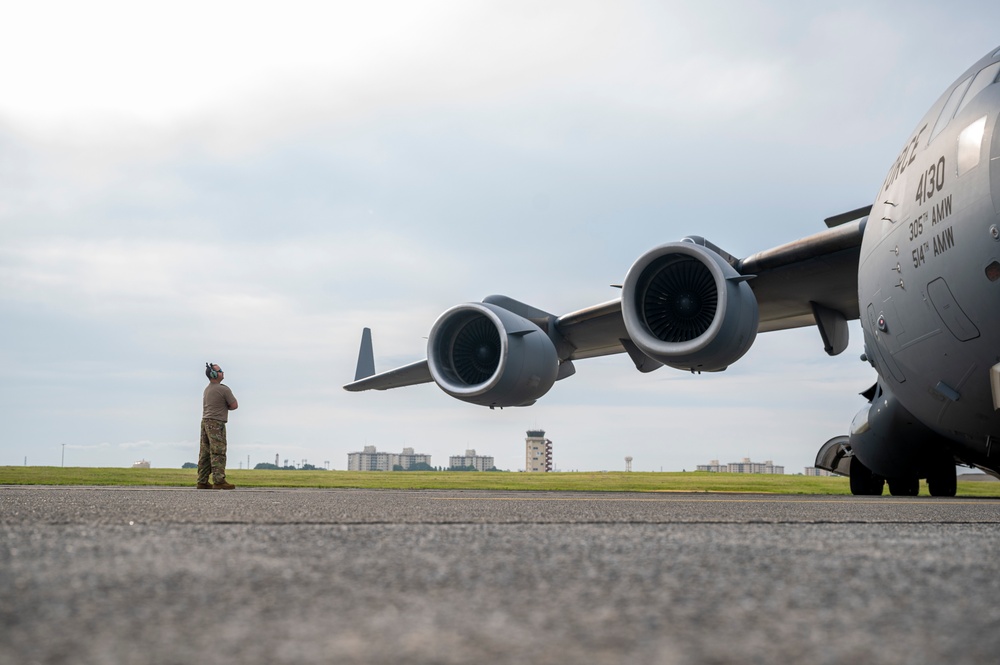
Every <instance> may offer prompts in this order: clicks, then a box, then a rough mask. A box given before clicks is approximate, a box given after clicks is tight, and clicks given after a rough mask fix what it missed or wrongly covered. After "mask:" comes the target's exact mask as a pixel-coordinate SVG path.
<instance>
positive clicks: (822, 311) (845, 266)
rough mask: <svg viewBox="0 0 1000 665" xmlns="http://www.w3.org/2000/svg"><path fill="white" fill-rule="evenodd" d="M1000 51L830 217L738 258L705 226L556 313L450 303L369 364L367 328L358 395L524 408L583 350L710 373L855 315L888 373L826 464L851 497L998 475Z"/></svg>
mask: <svg viewBox="0 0 1000 665" xmlns="http://www.w3.org/2000/svg"><path fill="white" fill-rule="evenodd" d="M998 79H1000V49H997V50H995V51H993V52H991V53H990V55H988V56H986V57H984V58H983V59H981V60H980V61H979V62H977V63H976V64H975V65H973V66H972V67H971V68H970V69H969V70H968V71H966V72H965V73H964V74H962V76H961V77H959V78H958V80H957V81H955V83H953V84H952V85H951V86H950V87H949V88H948V89H947V90H946V91H945V92H944V94H943V95H942V96H941V98H940V99H939V100H938V101H937V103H935V104H934V105H933V106H932V107H931V109H930V110H929V111H928V112H927V114H926V115H925V116H924V118H923V119H922V120H921V121H920V122H919V123H918V124H917V127H916V129H915V130H914V131H913V132H912V134H911V135H910V136H909V138H907V140H906V142H905V143H904V144H903V146H902V149H901V150H900V152H899V154H898V155H897V156H896V158H895V160H894V161H893V163H892V166H891V167H890V168H889V173H888V175H887V176H886V178H885V181H884V182H883V183H882V184H881V186H880V188H879V191H878V195H877V196H876V199H875V202H874V203H873V204H872V205H871V206H866V207H864V208H859V209H858V210H854V211H851V212H848V213H844V214H841V215H837V216H835V217H831V218H829V219H827V220H826V223H827V226H828V227H829V228H828V229H827V230H825V231H822V232H820V233H817V234H815V235H811V236H809V237H806V238H802V239H800V240H796V241H794V242H790V243H788V244H786V245H781V246H779V247H775V248H773V249H768V250H765V251H762V252H759V253H757V254H753V255H752V256H748V257H746V258H743V259H739V258H736V257H734V256H732V255H730V254H728V253H727V252H725V251H723V250H721V249H720V248H719V247H717V246H715V245H713V244H712V243H710V242H708V241H707V240H705V239H704V238H701V237H699V236H689V237H687V238H683V239H682V240H680V241H679V242H674V243H668V244H665V245H660V246H659V247H655V248H653V249H651V250H649V251H648V252H646V253H645V254H643V255H642V256H640V257H639V259H638V260H637V261H636V262H635V263H634V264H633V265H632V267H631V268H630V269H629V271H628V273H627V274H626V276H625V281H624V282H623V284H622V285H621V288H622V294H621V298H620V299H617V300H613V301H610V302H605V303H602V304H598V305H594V306H592V307H588V308H586V309H582V310H579V311H576V312H570V313H569V314H564V315H562V316H555V315H553V314H549V313H547V312H544V311H541V310H539V309H536V308H534V307H531V306H529V305H525V304H523V303H520V302H517V301H516V300H513V299H511V298H507V297H505V296H490V297H488V298H486V299H485V300H484V301H483V302H481V303H465V304H460V305H456V306H455V307H452V308H451V309H449V310H447V311H446V312H444V313H443V314H442V315H441V316H440V317H439V318H438V320H437V321H436V322H435V323H434V325H433V327H432V328H431V331H430V335H429V337H428V341H427V358H426V359H425V360H421V361H419V362H416V363H413V364H410V365H406V366H404V367H400V368H397V369H393V370H390V371H387V372H384V373H381V374H377V373H375V364H374V355H373V352H372V344H371V333H370V331H369V330H368V329H365V331H364V333H363V335H362V344H361V352H360V355H359V358H358V370H357V374H356V376H355V380H354V381H353V382H352V383H349V384H347V385H346V386H344V388H345V389H346V390H349V391H361V390H369V389H376V390H386V389H389V388H398V387H401V386H408V385H413V384H418V383H427V382H430V381H434V382H435V383H437V385H438V386H440V388H441V389H442V390H444V392H446V393H448V394H449V395H451V396H452V397H455V398H457V399H460V400H463V401H465V402H471V403H473V404H480V405H483V406H488V407H490V408H494V407H505V406H527V405H530V404H532V403H534V402H535V400H537V399H538V398H539V397H541V396H542V395H544V394H545V393H546V392H548V390H549V389H550V388H551V387H552V385H553V384H554V382H556V381H558V380H560V379H564V378H566V377H568V376H570V375H572V374H573V373H574V372H575V369H574V366H573V362H574V361H576V360H580V359H583V358H591V357H595V356H601V355H607V354H612V353H621V352H625V353H627V354H628V355H629V357H630V358H631V359H632V362H633V363H635V367H636V369H638V370H639V371H640V372H650V371H653V370H655V369H658V368H660V367H662V366H663V365H668V366H670V367H673V368H676V369H682V370H689V371H691V372H716V371H720V370H724V369H726V367H727V366H729V365H730V364H732V363H734V362H736V361H737V360H739V359H740V357H742V356H743V355H744V354H745V353H746V352H747V350H748V349H749V348H750V345H751V344H753V341H754V339H755V337H756V335H757V333H758V332H766V331H772V330H782V329H787V328H795V327H800V326H812V325H815V326H816V327H817V329H818V330H819V333H820V336H821V338H822V341H823V345H824V347H825V350H826V352H827V353H828V354H830V355H836V354H839V353H841V352H842V351H843V350H844V349H845V348H846V347H847V341H848V329H847V321H848V320H851V319H857V318H860V320H861V327H862V330H863V332H864V342H865V353H864V356H862V358H863V359H865V360H867V361H868V362H870V363H871V365H872V366H873V367H874V368H875V370H876V372H877V373H878V380H877V382H876V384H875V385H874V386H872V387H871V388H870V389H869V390H867V391H866V392H865V393H863V394H864V396H865V397H866V398H867V399H868V401H869V405H868V406H866V407H865V408H863V409H862V410H861V411H860V412H859V413H858V414H857V416H855V418H854V421H853V423H852V424H851V428H850V435H849V436H841V437H836V438H834V439H831V440H830V441H827V442H826V443H825V444H824V445H823V446H822V447H821V449H820V451H819V453H818V455H817V459H816V466H818V467H820V468H825V469H828V470H831V471H835V472H837V473H840V474H842V475H847V476H849V477H850V481H851V491H852V492H853V493H854V494H875V495H877V494H882V492H883V489H884V486H885V484H886V483H888V485H889V491H890V492H891V493H892V494H894V495H913V494H916V493H917V490H918V488H919V481H920V479H921V478H926V479H927V482H928V487H929V490H930V493H931V494H933V495H937V496H952V495H954V494H955V485H956V477H955V464H956V463H962V464H967V465H971V466H977V467H979V468H981V469H983V470H985V471H987V472H989V473H992V474H993V475H997V476H998V477H1000V412H998V409H1000V84H998V83H997V81H998Z"/></svg>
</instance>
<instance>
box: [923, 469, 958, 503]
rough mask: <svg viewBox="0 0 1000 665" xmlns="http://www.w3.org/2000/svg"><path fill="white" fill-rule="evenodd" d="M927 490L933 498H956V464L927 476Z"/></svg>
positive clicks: (936, 470)
mask: <svg viewBox="0 0 1000 665" xmlns="http://www.w3.org/2000/svg"><path fill="white" fill-rule="evenodd" d="M927 489H928V490H929V491H930V493H931V496H955V493H956V492H957V491H958V476H957V475H956V473H955V465H954V463H949V464H947V465H945V466H944V467H942V468H940V469H935V471H934V473H932V474H931V475H929V476H927Z"/></svg>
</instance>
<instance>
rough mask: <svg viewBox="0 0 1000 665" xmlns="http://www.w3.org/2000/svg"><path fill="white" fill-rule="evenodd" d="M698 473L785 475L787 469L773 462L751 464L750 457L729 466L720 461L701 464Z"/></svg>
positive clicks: (715, 460)
mask: <svg viewBox="0 0 1000 665" xmlns="http://www.w3.org/2000/svg"><path fill="white" fill-rule="evenodd" d="M698 471H710V472H712V473H773V474H779V475H783V474H784V473H785V467H783V466H777V465H776V464H775V463H774V462H772V461H771V460H767V461H766V462H764V463H761V462H751V461H750V458H749V457H744V458H743V461H742V462H730V463H729V464H719V460H717V459H714V460H712V461H710V462H709V463H708V464H699V465H698Z"/></svg>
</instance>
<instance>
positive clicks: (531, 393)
mask: <svg viewBox="0 0 1000 665" xmlns="http://www.w3.org/2000/svg"><path fill="white" fill-rule="evenodd" d="M427 365H428V367H429V369H430V372H431V376H432V377H433V378H434V381H435V382H436V383H437V384H438V386H440V388H441V390H443V391H445V392H446V393H448V394H449V395H451V396H452V397H454V398H456V399H460V400H462V401H464V402H471V403H473V404H481V405H483V406H489V407H494V406H500V407H503V406H528V405H529V404H533V403H534V402H535V400H537V399H538V398H539V397H541V396H542V395H544V394H545V393H547V392H548V391H549V389H550V388H551V387H552V384H553V383H555V380H556V375H557V374H558V372H559V357H558V355H557V353H556V348H555V346H554V345H553V343H552V340H550V339H549V337H548V335H546V334H545V333H544V332H543V331H542V329H541V328H539V327H538V326H537V325H535V324H534V323H532V322H531V321H528V320H527V319H525V318H522V317H521V316H518V315H517V314H514V313H513V312H510V311H508V310H506V309H503V308H502V307H497V306H496V305H492V304H490V303H465V304H463V305H456V306H455V307H452V308H451V309H449V310H448V311H446V312H445V313H444V314H442V315H441V316H440V317H438V320H437V321H435V322H434V327H432V328H431V333H430V336H429V337H428V339H427Z"/></svg>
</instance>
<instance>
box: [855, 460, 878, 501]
mask: <svg viewBox="0 0 1000 665" xmlns="http://www.w3.org/2000/svg"><path fill="white" fill-rule="evenodd" d="M850 480H851V494H854V495H855V496H882V489H883V488H884V487H885V478H883V477H882V476H880V475H878V474H876V473H872V471H871V469H869V468H868V467H867V466H865V465H864V464H862V463H861V460H859V459H858V458H857V457H851V477H850Z"/></svg>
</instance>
